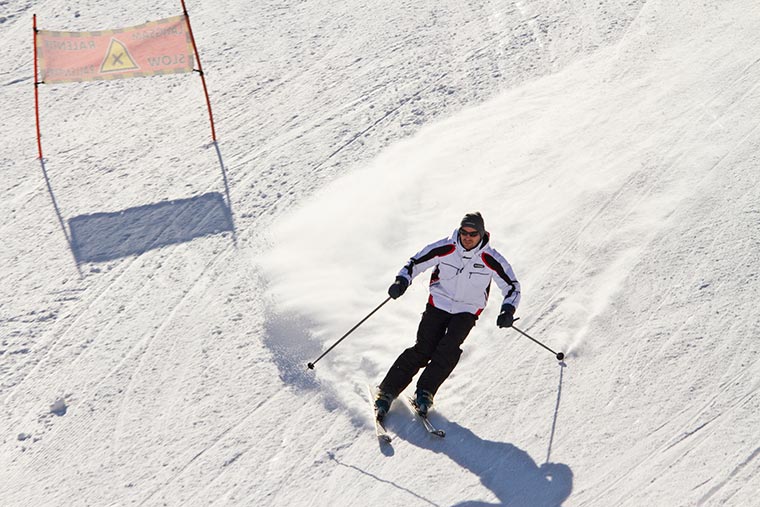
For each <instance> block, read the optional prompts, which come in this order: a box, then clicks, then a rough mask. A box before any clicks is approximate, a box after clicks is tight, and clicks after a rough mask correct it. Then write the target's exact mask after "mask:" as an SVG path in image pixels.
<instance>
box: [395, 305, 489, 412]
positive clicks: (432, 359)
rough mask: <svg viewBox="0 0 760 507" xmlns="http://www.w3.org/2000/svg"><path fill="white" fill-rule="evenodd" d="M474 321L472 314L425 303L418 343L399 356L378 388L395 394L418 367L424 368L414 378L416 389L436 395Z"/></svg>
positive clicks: (403, 387) (457, 358)
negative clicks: (441, 308)
mask: <svg viewBox="0 0 760 507" xmlns="http://www.w3.org/2000/svg"><path fill="white" fill-rule="evenodd" d="M476 320H477V316H475V315H473V314H472V313H455V314H451V313H449V312H445V311H443V310H440V309H438V308H436V307H434V306H433V305H431V304H429V303H428V305H427V306H426V307H425V312H424V313H423V314H422V320H420V326H419V328H418V329H417V342H416V343H415V344H414V347H410V348H408V349H406V350H405V351H403V352H402V353H401V355H400V356H398V359H396V362H395V363H393V366H391V369H390V370H389V371H388V374H387V375H386V376H385V378H384V379H383V381H382V382H381V383H380V390H382V391H384V392H386V393H388V394H391V395H392V396H394V397H396V396H398V395H399V394H401V391H403V390H404V389H406V387H407V386H408V385H409V384H410V383H411V382H412V379H413V378H414V376H415V375H416V374H417V372H418V371H420V368H425V370H424V371H423V372H422V375H420V378H419V379H418V380H417V389H424V390H426V391H429V392H431V393H432V394H435V393H436V392H437V391H438V388H439V387H441V384H443V382H444V380H446V379H447V378H448V376H449V375H451V372H452V371H454V367H455V366H456V365H457V363H458V362H459V357H460V356H461V355H462V349H460V348H459V347H460V345H462V342H464V339H465V338H467V335H468V334H469V333H470V330H471V329H472V328H473V326H474V325H475V321H476Z"/></svg>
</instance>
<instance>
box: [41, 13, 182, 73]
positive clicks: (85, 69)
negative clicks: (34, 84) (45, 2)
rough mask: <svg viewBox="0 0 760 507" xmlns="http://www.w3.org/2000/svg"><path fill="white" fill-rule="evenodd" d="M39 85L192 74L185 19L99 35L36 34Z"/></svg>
mask: <svg viewBox="0 0 760 507" xmlns="http://www.w3.org/2000/svg"><path fill="white" fill-rule="evenodd" d="M36 39H37V53H38V58H39V64H40V78H41V81H42V82H43V83H70V82H81V81H94V80H102V79H123V78H128V77H142V76H155V75H161V74H175V73H180V72H192V71H193V43H192V40H191V36H190V32H189V31H188V26H187V21H186V18H185V16H175V17H172V18H167V19H162V20H159V21H152V22H150V23H146V24H144V25H138V26H133V27H129V28H120V29H117V30H106V31H101V32H53V31H48V30H40V31H39V32H37V38H36Z"/></svg>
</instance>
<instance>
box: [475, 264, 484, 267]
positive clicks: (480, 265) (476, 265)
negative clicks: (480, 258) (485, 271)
mask: <svg viewBox="0 0 760 507" xmlns="http://www.w3.org/2000/svg"><path fill="white" fill-rule="evenodd" d="M475 267H476V268H484V267H485V266H484V265H482V264H475Z"/></svg>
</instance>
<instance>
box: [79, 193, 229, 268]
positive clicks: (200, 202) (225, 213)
mask: <svg viewBox="0 0 760 507" xmlns="http://www.w3.org/2000/svg"><path fill="white" fill-rule="evenodd" d="M69 231H70V233H71V236H70V237H71V249H72V251H73V253H74V258H75V259H76V262H77V265H79V264H81V263H85V262H105V261H110V260H114V259H119V258H122V257H129V256H132V255H140V254H142V253H145V252H147V251H149V250H153V249H156V248H161V247H164V246H168V245H174V244H177V243H184V242H188V241H191V240H193V239H195V238H200V237H204V236H210V235H213V234H220V233H223V232H231V233H233V235H234V232H235V227H234V224H233V221H232V212H231V210H230V208H229V207H228V206H227V203H226V202H225V200H224V196H222V194H220V193H218V192H210V193H206V194H203V195H199V196H196V197H191V198H189V199H178V200H173V201H163V202H160V203H156V204H148V205H144V206H138V207H135V208H129V209H125V210H122V211H116V212H112V213H94V214H91V215H81V216H77V217H74V218H71V219H70V220H69Z"/></svg>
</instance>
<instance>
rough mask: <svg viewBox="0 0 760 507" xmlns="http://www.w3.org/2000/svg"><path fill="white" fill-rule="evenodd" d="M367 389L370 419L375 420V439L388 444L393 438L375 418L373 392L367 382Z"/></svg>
mask: <svg viewBox="0 0 760 507" xmlns="http://www.w3.org/2000/svg"><path fill="white" fill-rule="evenodd" d="M367 391H368V392H369V402H370V405H371V406H372V420H373V421H375V435H377V439H378V440H380V441H381V442H385V443H388V444H389V443H391V440H393V439H392V438H391V436H390V434H389V433H388V430H386V429H385V425H384V424H383V422H382V421H381V420H380V419H378V418H377V414H376V413H375V393H374V392H373V391H372V386H370V385H369V384H367Z"/></svg>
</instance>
